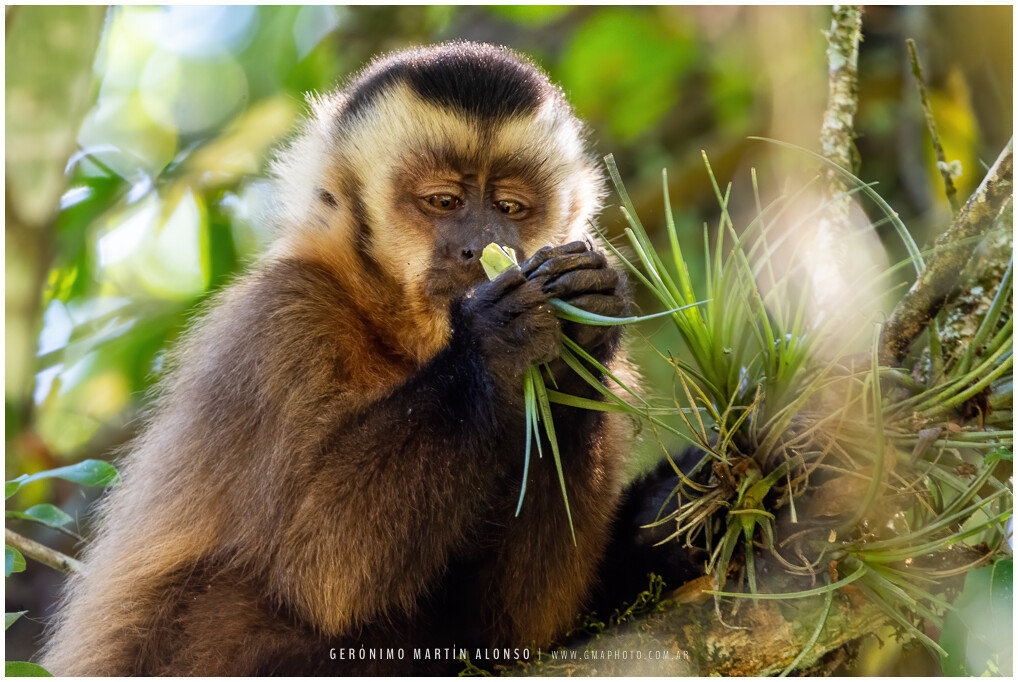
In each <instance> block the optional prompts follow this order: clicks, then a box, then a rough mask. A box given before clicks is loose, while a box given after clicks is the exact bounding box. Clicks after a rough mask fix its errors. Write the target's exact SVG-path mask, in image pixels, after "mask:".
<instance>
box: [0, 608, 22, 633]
mask: <svg viewBox="0 0 1018 682" xmlns="http://www.w3.org/2000/svg"><path fill="white" fill-rule="evenodd" d="M26 613H28V611H5V612H4V630H6V629H7V628H9V627H10V626H12V625H14V622H15V621H16V620H18V618H21V617H22V616H23V615H25V614H26Z"/></svg>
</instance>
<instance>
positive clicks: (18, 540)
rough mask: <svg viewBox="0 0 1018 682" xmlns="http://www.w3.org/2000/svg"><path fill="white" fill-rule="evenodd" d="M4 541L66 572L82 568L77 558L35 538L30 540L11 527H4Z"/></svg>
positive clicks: (27, 554) (28, 555)
mask: <svg viewBox="0 0 1018 682" xmlns="http://www.w3.org/2000/svg"><path fill="white" fill-rule="evenodd" d="M4 543H5V544H8V545H10V546H11V547H13V548H14V549H16V550H18V551H19V552H21V553H22V554H24V555H25V556H27V557H29V558H31V559H35V560H36V561H38V562H39V563H40V564H46V565H47V566H49V567H50V568H55V569H56V570H58V571H63V572H64V573H76V572H77V571H80V570H81V562H80V561H78V560H77V559H72V558H71V557H69V556H67V555H66V554H63V553H61V552H58V551H56V550H55V549H50V548H49V547H47V546H46V545H42V544H39V543H38V542H36V541H35V540H29V539H28V538H26V537H25V536H24V535H19V534H18V533H15V532H14V531H13V530H11V529H10V528H4Z"/></svg>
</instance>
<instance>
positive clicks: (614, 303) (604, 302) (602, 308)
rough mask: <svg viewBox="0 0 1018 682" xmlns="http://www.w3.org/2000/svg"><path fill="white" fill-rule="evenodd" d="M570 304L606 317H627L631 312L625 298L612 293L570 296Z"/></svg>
mask: <svg viewBox="0 0 1018 682" xmlns="http://www.w3.org/2000/svg"><path fill="white" fill-rule="evenodd" d="M569 304H570V305H574V306H576V307H577V308H580V309H581V310H586V311H587V312H588V313H594V314H595V315H605V316H606V317H625V316H626V315H627V314H628V312H629V311H628V306H627V305H626V301H625V299H623V298H622V297H621V296H614V295H610V294H582V295H580V296H574V297H572V298H570V299H569ZM577 324H579V323H577ZM580 326H589V325H580Z"/></svg>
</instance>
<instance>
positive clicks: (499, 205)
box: [492, 199, 523, 215]
mask: <svg viewBox="0 0 1018 682" xmlns="http://www.w3.org/2000/svg"><path fill="white" fill-rule="evenodd" d="M492 206H493V207H494V208H495V210H496V211H500V212H502V213H505V214H506V215H513V214H516V213H519V212H520V211H522V210H523V204H521V203H520V202H518V201H513V200H511V199H503V200H501V201H496V202H494V203H493V204H492Z"/></svg>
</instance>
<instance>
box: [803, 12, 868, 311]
mask: <svg viewBox="0 0 1018 682" xmlns="http://www.w3.org/2000/svg"><path fill="white" fill-rule="evenodd" d="M861 28H862V9H861V8H860V7H859V5H835V6H834V14H833V16H832V17H831V28H830V30H829V31H827V33H826V36H827V108H826V109H825V110H824V118H823V124H822V125H821V127H820V151H821V153H822V154H823V155H824V156H825V157H826V158H827V159H828V160H830V161H832V162H833V163H836V164H837V165H839V166H841V167H842V168H847V169H852V168H853V167H854V166H856V165H857V164H855V163H853V157H854V156H856V154H855V153H854V152H855V127H854V125H855V113H856V110H857V109H858V106H859V101H858V99H859V75H858V65H859V40H860V36H861ZM821 177H822V178H823V185H824V189H825V191H826V192H827V195H828V196H829V197H836V196H838V195H840V194H843V193H844V192H845V191H846V190H847V189H848V188H847V187H846V186H845V182H844V180H842V179H841V176H839V175H838V174H837V172H836V171H834V170H833V169H831V168H827V167H825V168H824V169H823V170H821ZM850 209H851V199H850V198H849V197H848V196H842V197H841V198H840V199H838V200H836V201H832V202H831V204H830V206H829V207H828V208H827V209H826V210H825V211H824V212H823V213H822V214H821V216H820V220H818V221H817V227H816V231H815V234H814V237H815V242H814V244H813V246H812V247H811V248H812V250H813V252H814V253H816V254H817V257H818V258H820V259H822V260H823V261H824V265H823V267H818V268H816V269H815V270H814V274H813V292H814V296H815V297H816V298H817V301H818V303H819V304H820V305H821V306H827V305H829V304H830V302H831V300H832V299H835V298H837V297H839V296H840V295H841V294H842V293H843V292H844V290H845V288H846V287H847V286H848V283H847V280H846V277H845V275H844V272H845V269H846V264H847V262H848V253H847V246H846V236H845V235H846V234H847V232H848V230H849V224H850V223H849V211H850Z"/></svg>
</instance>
